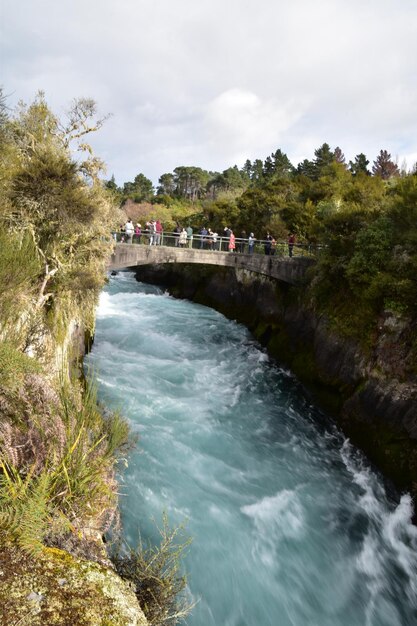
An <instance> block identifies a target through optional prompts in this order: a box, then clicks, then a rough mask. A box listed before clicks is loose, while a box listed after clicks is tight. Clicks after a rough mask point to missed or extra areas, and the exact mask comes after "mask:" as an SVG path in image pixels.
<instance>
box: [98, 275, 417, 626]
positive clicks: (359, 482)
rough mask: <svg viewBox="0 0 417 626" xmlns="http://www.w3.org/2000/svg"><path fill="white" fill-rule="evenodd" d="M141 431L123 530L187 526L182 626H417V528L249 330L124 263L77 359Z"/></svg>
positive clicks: (132, 534)
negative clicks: (189, 603)
mask: <svg viewBox="0 0 417 626" xmlns="http://www.w3.org/2000/svg"><path fill="white" fill-rule="evenodd" d="M87 361H88V363H89V364H90V365H91V366H92V367H93V368H94V370H95V372H96V373H97V375H98V379H99V383H100V386H99V394H100V398H101V400H102V401H103V402H104V403H106V404H107V405H108V406H110V407H112V408H120V409H121V410H122V412H123V413H124V414H125V415H126V416H127V417H128V418H129V419H130V421H131V425H132V429H133V430H134V431H136V432H137V433H138V434H139V438H140V439H139V444H138V446H137V449H136V450H135V451H134V452H133V453H131V455H130V458H129V467H128V468H127V470H126V471H125V472H124V474H123V484H122V486H121V491H122V492H123V494H124V496H123V497H122V498H121V509H122V517H123V523H124V529H125V535H126V537H127V539H128V540H129V542H131V543H132V544H134V543H135V542H136V540H137V537H138V534H137V533H138V530H137V529H138V527H140V529H141V533H142V536H145V537H153V536H155V534H156V531H155V526H154V523H153V522H151V518H154V519H155V520H156V521H157V522H160V521H161V518H162V515H163V513H164V512H166V513H167V514H168V518H169V521H170V524H172V525H175V524H177V523H181V522H184V521H185V522H186V528H187V532H188V533H189V534H190V535H191V536H192V538H193V543H192V545H191V548H190V550H189V552H188V555H187V557H186V560H185V561H186V563H185V564H186V568H187V571H188V574H189V589H190V594H191V595H192V597H193V598H194V599H196V600H197V599H198V604H197V605H196V607H195V609H194V611H193V614H192V616H191V617H190V618H189V619H188V624H189V625H190V626H287V625H288V626H289V625H291V626H397V625H398V626H400V625H401V626H408V625H410V626H411V625H414V626H415V625H416V624H417V595H416V594H417V529H416V528H415V527H413V526H412V525H411V524H410V516H411V503H410V499H409V497H408V496H407V495H404V496H403V497H402V498H401V500H400V501H399V502H398V501H396V502H395V501H393V500H391V499H390V498H389V497H388V496H387V495H386V492H385V489H384V486H383V483H382V481H381V479H380V477H379V476H378V475H377V474H376V473H375V472H374V471H373V470H372V469H371V468H370V467H369V465H368V464H367V463H366V461H365V460H364V459H363V457H362V456H361V455H360V454H359V453H358V452H357V451H355V450H354V449H353V448H352V447H351V446H350V445H349V443H348V442H347V441H346V440H344V438H343V437H342V436H341V434H340V433H338V431H337V430H336V429H335V427H334V426H332V424H331V423H330V422H329V421H328V420H327V419H326V418H325V416H323V415H322V414H321V413H320V412H319V411H318V410H317V409H315V408H314V407H313V406H312V405H311V404H310V402H309V400H308V399H307V398H306V396H305V394H304V393H303V391H302V389H301V387H300V385H299V384H297V382H296V381H295V380H294V379H293V378H292V377H291V376H290V375H289V374H288V372H286V371H284V370H283V369H281V368H279V367H277V366H276V365H274V364H273V363H271V362H270V360H269V359H268V357H267V355H266V354H265V352H264V351H263V350H262V349H261V348H260V346H259V345H258V344H257V343H256V342H255V341H254V340H253V339H252V338H251V336H250V334H249V333H248V331H247V330H246V329H245V328H244V327H243V326H240V325H238V324H236V323H235V322H232V321H230V320H227V319H226V318H224V317H223V316H222V315H220V314H219V313H217V312H216V311H213V310H211V309H208V308H206V307H203V306H199V305H196V304H193V303H190V302H187V301H182V300H175V299H173V298H171V297H169V296H167V295H166V294H164V293H163V291H161V290H160V289H159V288H157V287H152V286H148V285H143V284H140V283H137V282H136V280H135V279H134V276H133V274H131V273H129V272H126V273H122V274H119V275H118V276H117V277H115V278H111V280H110V284H109V286H108V287H107V288H106V290H105V291H104V292H103V294H102V296H101V300H100V305H99V308H98V312H97V331H96V337H95V343H94V347H93V350H92V353H91V354H90V355H89V357H88V359H87Z"/></svg>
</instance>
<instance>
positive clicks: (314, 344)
mask: <svg viewBox="0 0 417 626" xmlns="http://www.w3.org/2000/svg"><path fill="white" fill-rule="evenodd" d="M136 277H137V279H138V280H140V281H144V282H151V283H154V284H160V285H164V286H166V287H167V289H168V290H169V292H170V293H171V294H172V295H173V296H176V297H180V298H186V299H189V300H192V301H194V302H198V303H200V304H204V305H207V306H210V307H212V308H214V309H216V310H218V311H220V312H222V313H223V314H224V315H226V316H227V317H229V318H231V319H235V320H237V321H238V322H241V323H243V324H245V325H246V326H247V327H248V328H249V330H250V331H251V332H252V333H253V335H254V336H255V338H256V339H258V340H259V341H260V343H261V344H263V345H264V346H265V347H266V348H267V350H268V352H269V354H270V355H271V356H273V357H274V358H276V359H277V360H278V361H279V362H280V363H282V364H284V365H286V366H288V367H289V368H290V369H291V370H292V371H293V372H294V374H295V375H296V376H297V377H298V379H299V380H300V381H301V382H302V383H303V384H304V385H305V387H306V388H307V389H308V390H309V391H310V393H311V394H312V396H313V398H314V400H315V401H316V402H317V404H318V405H319V406H321V407H322V408H324V409H325V410H326V411H327V412H329V413H330V414H331V415H332V416H333V417H334V418H335V419H336V420H337V422H338V424H339V425H340V426H341V428H342V430H343V431H344V433H345V434H346V436H348V437H349V438H350V439H351V441H353V442H354V443H355V444H356V445H358V446H359V447H360V448H361V449H362V450H363V451H364V452H365V453H366V455H367V456H368V458H369V459H370V460H371V461H373V462H374V463H375V464H376V465H377V467H378V468H379V469H380V470H381V471H382V472H383V473H384V474H385V476H386V477H388V478H390V479H392V481H393V482H394V484H395V485H396V487H397V488H398V489H399V490H401V491H402V490H407V491H410V492H411V494H412V495H413V497H414V500H415V501H416V498H417V379H416V377H413V376H410V375H409V374H407V368H406V364H407V360H408V359H409V356H410V354H409V353H410V350H411V347H410V342H409V341H408V339H409V334H410V328H409V325H408V323H407V322H405V321H401V320H400V319H399V318H397V317H396V316H395V315H394V314H392V313H389V312H386V313H385V314H384V316H382V317H381V319H380V320H378V322H379V323H378V329H377V335H376V337H375V339H374V342H373V346H372V348H371V349H369V350H367V351H366V352H365V350H364V349H363V348H362V347H361V346H360V345H359V343H358V342H357V341H355V340H353V339H351V338H347V337H344V336H342V335H341V334H340V333H337V332H336V331H335V330H334V328H333V327H332V325H331V323H330V322H329V320H328V319H326V317H324V316H323V315H319V314H318V313H317V312H316V311H315V309H314V306H313V305H312V303H311V301H309V299H308V296H307V293H306V289H305V288H304V287H302V286H299V287H291V286H289V285H286V284H285V283H282V282H279V281H276V280H274V279H271V278H268V277H265V276H259V275H256V274H254V273H252V272H248V271H246V270H242V269H229V268H216V267H205V266H195V265H194V266H187V265H172V264H171V265H169V266H168V265H165V266H145V267H143V266H142V267H141V268H138V269H137V272H136Z"/></svg>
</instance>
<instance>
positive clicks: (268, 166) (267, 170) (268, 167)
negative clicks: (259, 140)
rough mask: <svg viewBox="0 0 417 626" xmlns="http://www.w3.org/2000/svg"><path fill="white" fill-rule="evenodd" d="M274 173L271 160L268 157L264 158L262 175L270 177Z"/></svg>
mask: <svg viewBox="0 0 417 626" xmlns="http://www.w3.org/2000/svg"><path fill="white" fill-rule="evenodd" d="M274 172H275V167H274V163H273V161H272V158H271V157H270V156H268V157H266V159H265V162H264V166H263V175H264V177H269V176H272V174H273V173H274Z"/></svg>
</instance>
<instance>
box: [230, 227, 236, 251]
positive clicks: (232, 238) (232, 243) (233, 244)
mask: <svg viewBox="0 0 417 626" xmlns="http://www.w3.org/2000/svg"><path fill="white" fill-rule="evenodd" d="M229 232H230V235H229V252H234V251H235V248H236V237H235V236H234V234H233V230H230V231H229Z"/></svg>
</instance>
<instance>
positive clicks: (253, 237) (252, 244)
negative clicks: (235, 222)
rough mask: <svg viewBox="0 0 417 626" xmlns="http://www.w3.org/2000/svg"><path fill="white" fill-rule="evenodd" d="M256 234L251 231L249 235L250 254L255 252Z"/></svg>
mask: <svg viewBox="0 0 417 626" xmlns="http://www.w3.org/2000/svg"><path fill="white" fill-rule="evenodd" d="M255 241H256V239H255V236H254V234H253V233H251V234H250V235H249V237H248V248H249V254H253V250H254V248H255Z"/></svg>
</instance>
